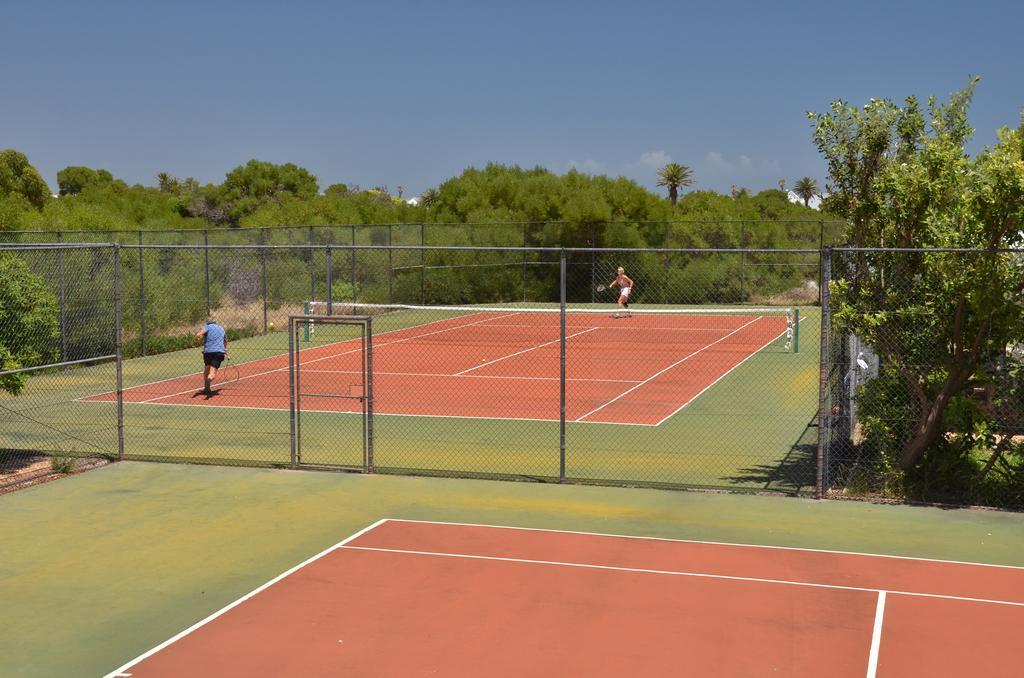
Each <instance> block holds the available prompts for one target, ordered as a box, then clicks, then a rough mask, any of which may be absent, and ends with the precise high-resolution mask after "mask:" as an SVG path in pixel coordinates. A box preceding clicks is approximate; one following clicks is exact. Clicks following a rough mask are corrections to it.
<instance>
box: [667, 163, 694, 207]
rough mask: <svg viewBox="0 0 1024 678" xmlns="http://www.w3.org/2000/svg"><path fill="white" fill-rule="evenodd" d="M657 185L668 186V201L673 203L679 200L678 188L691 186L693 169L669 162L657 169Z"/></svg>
mask: <svg viewBox="0 0 1024 678" xmlns="http://www.w3.org/2000/svg"><path fill="white" fill-rule="evenodd" d="M658 186H665V187H667V188H668V199H669V202H671V203H672V204H673V205H675V204H676V202H677V201H678V200H679V189H680V188H682V187H683V186H693V170H691V169H690V168H689V167H687V166H686V165H680V164H679V163H678V162H670V163H669V164H667V165H665V166H664V167H662V168H661V169H660V170H658Z"/></svg>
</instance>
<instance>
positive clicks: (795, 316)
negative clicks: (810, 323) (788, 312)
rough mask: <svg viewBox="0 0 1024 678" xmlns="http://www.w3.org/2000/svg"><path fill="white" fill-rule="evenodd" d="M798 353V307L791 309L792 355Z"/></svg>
mask: <svg viewBox="0 0 1024 678" xmlns="http://www.w3.org/2000/svg"><path fill="white" fill-rule="evenodd" d="M799 352H800V307H799V306H794V307H793V353H799Z"/></svg>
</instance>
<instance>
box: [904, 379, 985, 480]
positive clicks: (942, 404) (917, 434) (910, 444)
mask: <svg viewBox="0 0 1024 678" xmlns="http://www.w3.org/2000/svg"><path fill="white" fill-rule="evenodd" d="M969 374H970V373H969V371H963V370H954V371H952V372H951V373H950V375H949V377H947V378H946V383H945V384H943V385H942V391H940V392H939V395H938V396H936V398H935V400H934V401H933V402H932V404H931V406H929V407H927V408H925V410H924V412H923V413H922V415H921V418H920V420H919V421H918V423H917V429H916V430H915V431H914V436H913V437H912V438H911V439H910V440H908V441H907V443H906V444H905V445H904V446H903V449H902V450H901V451H900V468H901V469H903V470H904V471H906V470H908V469H910V468H912V467H913V466H914V464H916V463H917V462H918V461H920V460H921V457H923V456H924V453H925V452H926V451H927V450H928V448H929V447H931V446H932V445H933V444H934V443H935V441H936V440H938V439H939V436H940V435H942V434H943V433H944V432H945V431H944V426H943V425H944V423H945V417H944V416H943V415H944V414H945V413H946V407H947V406H948V405H949V402H950V400H952V398H953V396H954V395H956V394H957V393H958V392H959V391H960V389H962V388H963V386H964V383H965V382H966V381H967V376H969Z"/></svg>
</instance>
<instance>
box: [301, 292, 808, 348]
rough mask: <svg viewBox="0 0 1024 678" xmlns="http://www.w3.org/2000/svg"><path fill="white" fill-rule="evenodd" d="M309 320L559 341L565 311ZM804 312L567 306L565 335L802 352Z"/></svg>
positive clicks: (456, 310) (386, 307) (382, 311)
mask: <svg viewBox="0 0 1024 678" xmlns="http://www.w3.org/2000/svg"><path fill="white" fill-rule="evenodd" d="M304 308H305V312H306V314H307V315H314V316H315V315H323V316H329V315H333V316H339V315H365V316H371V317H373V319H374V332H375V333H377V332H385V331H394V330H397V329H405V328H413V327H417V326H426V325H432V324H435V323H439V322H442V321H452V322H455V321H457V320H458V319H463V320H464V321H465V322H463V323H459V324H458V326H459V327H460V328H461V329H460V335H467V334H468V335H472V334H474V333H479V334H487V335H488V336H490V337H495V336H497V337H500V336H501V330H498V329H496V328H506V329H508V330H511V329H512V328H517V329H523V328H527V329H528V328H537V331H538V332H542V333H544V334H545V335H547V334H549V333H552V332H553V333H554V334H553V335H552V336H554V337H558V336H559V330H560V327H561V323H562V317H561V309H560V308H558V307H552V306H518V305H508V306H501V305H497V306H426V305H413V304H371V303H347V302H333V303H330V304H329V303H328V302H325V301H308V302H306V303H305V305H304ZM800 319H801V316H800V310H799V308H795V307H782V306H771V307H760V308H756V307H748V306H722V307H693V308H655V309H636V310H633V309H628V310H626V309H617V308H615V307H594V306H569V307H567V308H566V313H565V327H566V334H567V335H568V334H572V333H576V332H579V331H581V330H583V329H593V330H601V332H602V333H605V334H606V336H608V338H609V341H611V342H615V341H618V340H620V338H621V340H624V341H628V342H630V344H633V345H636V344H672V343H683V342H686V343H691V342H693V341H694V340H697V339H699V338H701V337H702V336H706V337H707V338H708V340H709V341H711V340H714V339H715V338H716V337H722V338H723V340H724V339H726V338H728V337H731V336H735V335H736V334H737V333H739V332H740V331H741V330H742V331H743V336H744V337H747V338H750V339H752V340H753V341H754V342H757V343H758V345H760V346H763V347H765V348H769V347H772V348H774V350H783V351H787V352H794V353H795V352H798V351H799V348H800V343H799V342H800ZM302 332H303V339H305V340H306V341H317V340H318V339H317V337H316V332H317V324H316V320H315V319H314V320H311V321H309V322H308V323H306V324H305V325H304V327H303V330H302Z"/></svg>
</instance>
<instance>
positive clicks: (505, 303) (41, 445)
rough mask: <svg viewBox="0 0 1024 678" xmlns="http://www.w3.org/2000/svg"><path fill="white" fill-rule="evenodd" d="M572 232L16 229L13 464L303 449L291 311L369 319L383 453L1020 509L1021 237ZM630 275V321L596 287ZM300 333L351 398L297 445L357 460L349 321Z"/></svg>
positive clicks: (203, 457) (10, 386)
mask: <svg viewBox="0 0 1024 678" xmlns="http://www.w3.org/2000/svg"><path fill="white" fill-rule="evenodd" d="M566 228H567V226H566V225H560V224H548V225H546V226H545V227H544V228H536V229H532V227H529V228H528V227H525V226H522V225H516V228H515V229H511V228H510V229H509V230H508V233H506V234H505V235H509V237H511V233H512V231H513V230H516V232H517V234H518V235H519V236H522V235H523V233H524V232H525V233H526V236H527V238H528V239H530V240H531V241H532V242H534V243H536V244H537V245H538V246H537V247H534V248H522V247H518V248H501V249H487V248H482V247H468V246H467V247H461V248H460V247H445V248H436V247H431V246H429V245H428V246H426V247H421V246H420V245H419V243H420V242H424V241H429V240H430V238H431V229H430V228H426V227H424V226H422V225H419V224H410V225H403V226H401V227H399V226H396V225H390V226H389V225H380V226H374V227H359V228H355V227H346V228H337V229H335V230H332V231H328V230H318V229H311V228H308V227H306V228H304V229H289V230H284V231H281V232H270V231H260V234H261V235H260V237H261V238H262V239H263V240H264V241H265V244H263V245H251V244H222V243H220V242H216V240H217V238H221V237H224V238H226V237H227V235H226V234H225V235H224V236H221V235H220V234H218V235H217V237H216V238H215V237H213V234H212V233H209V234H205V242H204V243H203V244H195V243H181V242H171V243H168V244H163V245H150V244H144V245H141V246H140V245H139V244H138V240H139V237H138V234H133V236H134V237H135V238H136V242H135V243H134V244H124V245H120V246H111V245H100V244H97V245H82V244H72V243H67V242H61V243H58V244H57V245H39V246H30V245H26V244H25V243H19V244H15V245H8V246H4V247H0V264H2V266H3V273H4V274H3V276H2V280H3V282H2V283H0V293H2V294H3V295H4V296H3V299H2V301H3V303H2V304H0V346H2V347H3V351H4V353H3V354H2V356H0V357H2V358H3V365H2V367H0V386H2V389H3V390H2V392H0V418H2V424H3V425H2V427H0V449H2V450H3V452H2V453H0V462H2V463H3V464H6V467H5V468H15V467H17V468H24V467H26V466H27V465H29V464H30V463H32V464H36V463H38V462H39V456H38V455H47V456H49V457H51V458H56V457H72V458H79V457H95V458H99V457H116V456H117V455H118V454H119V452H120V446H121V437H120V434H121V433H122V432H123V442H124V446H125V456H127V457H129V458H136V459H161V460H174V461H197V462H211V463H221V464H225V463H227V464H246V465H270V466H290V465H292V464H293V458H292V455H291V451H290V447H291V441H292V433H291V431H290V427H289V407H290V399H291V396H293V395H294V392H293V391H292V390H291V388H290V386H289V377H290V373H289V363H288V357H289V338H290V337H289V333H288V332H287V325H288V318H289V316H293V315H296V314H303V313H307V314H308V313H314V314H334V315H341V314H365V315H369V316H371V317H372V318H373V323H372V325H373V333H372V338H373V344H374V346H375V347H376V349H377V362H376V364H375V366H374V369H373V371H372V377H373V379H374V383H375V384H376V385H377V386H378V392H377V394H376V396H375V399H376V402H377V403H378V405H379V407H378V408H377V412H376V416H375V430H374V432H373V441H374V443H375V450H376V457H375V469H376V470H378V471H383V472H414V473H425V474H442V475H450V476H488V477H512V478H530V479H548V480H567V481H573V482H594V483H604V484H624V485H655V486H672V487H678V486H683V487H708V488H721V489H731V490H742V491H750V490H762V491H764V490H767V491H779V492H786V493H810V492H815V491H816V490H818V489H824V490H826V491H828V492H829V493H830V494H831V496H870V497H891V498H898V499H916V500H924V501H942V502H950V503H957V504H985V505H993V506H1004V507H1010V508H1022V507H1024V471H1022V468H1024V442H1022V441H1024V431H1022V430H1021V429H1022V427H1024V376H1022V375H1024V369H1022V363H1024V350H1022V349H1021V346H1022V345H1024V343H1022V335H1024V310H1022V309H1024V304H1022V303H1021V302H1022V299H1021V298H1020V295H1021V290H1022V289H1024V254H1022V253H1020V252H977V251H970V252H965V251H941V250H928V251H922V250H852V249H837V250H834V251H833V250H830V249H825V250H818V249H807V250H769V249H756V248H754V247H753V246H752V245H753V244H761V243H759V242H757V243H756V242H755V240H754V236H753V235H750V234H747V233H745V232H744V233H743V234H741V235H742V237H743V238H745V239H746V238H749V240H744V242H745V243H747V247H746V249H743V250H711V249H705V250H656V249H648V250H609V249H599V248H593V249H544V248H543V247H541V246H540V245H541V244H542V243H543V242H545V241H546V240H552V241H557V240H558V239H559V238H563V237H565V236H566V234H565V232H564V231H565V229H566ZM780 228H783V227H780ZM531 229H532V230H531ZM489 233H491V235H494V233H495V232H489ZM595 233H598V231H597V230H595ZM669 233H670V234H672V235H673V237H677V238H679V239H682V237H683V235H684V234H683V233H682V232H679V233H675V232H672V231H669ZM311 234H312V236H311ZM146 237H149V236H148V235H147V236H146ZM311 237H312V238H313V239H314V244H312V245H310V238H311ZM439 237H442V238H448V237H454V236H452V234H443V235H441V236H439ZM481 237H483V236H481ZM495 237H496V236H495ZM502 237H504V236H502ZM179 238H180V234H173V233H172V234H168V235H167V239H168V240H177V239H179ZM723 238H724V236H723ZM272 241H280V242H278V244H270V243H271V242H272ZM389 245H390V246H389ZM823 253H824V255H823ZM618 267H622V268H624V269H625V271H626V273H627V275H629V276H630V277H631V278H633V280H634V281H635V285H634V289H633V292H632V294H631V297H630V309H629V313H630V315H631V317H615V316H616V315H622V316H625V315H626V314H627V309H617V307H616V300H617V297H618V291H617V290H616V289H614V288H613V289H605V290H602V289H600V287H599V286H601V285H605V286H607V285H608V284H609V283H610V282H611V281H612V280H613V279H614V277H615V275H616V271H617V269H618ZM820 294H824V296H825V305H824V306H823V307H821V306H819V305H818V299H819V295H820ZM563 303H564V308H565V313H564V314H563V313H562V309H561V305H562V304H563ZM208 317H213V318H214V319H215V320H217V321H218V322H219V323H220V324H222V325H223V326H224V327H225V328H227V331H228V340H229V352H228V353H229V355H228V359H227V361H226V362H225V363H224V365H223V366H222V369H221V370H220V373H219V374H218V375H217V377H216V378H215V379H214V388H213V393H212V394H205V393H203V392H202V390H203V386H204V383H203V374H202V372H203V356H202V355H201V352H200V350H199V340H198V338H197V337H196V333H197V331H199V329H200V327H201V326H202V323H203V322H204V321H205V320H206V319H207V318H208ZM119 321H120V322H119ZM563 323H564V328H563ZM306 329H307V330H308V331H305V332H301V333H300V334H299V336H298V338H297V341H298V342H299V345H298V347H297V351H298V353H297V355H298V356H300V360H302V361H303V363H302V365H303V369H307V370H308V371H307V376H309V377H310V378H312V379H314V380H315V381H314V382H313V383H314V385H315V384H316V383H320V384H321V385H323V386H324V387H325V388H331V389H334V390H336V391H337V394H338V395H340V396H341V397H338V398H333V397H332V398H331V399H326V398H325V399H324V400H323V402H322V403H319V406H313V407H309V408H307V410H305V411H304V415H303V416H304V417H305V418H304V431H305V435H307V436H308V439H307V442H308V444H309V445H310V447H308V448H307V449H308V452H309V454H308V456H307V457H305V459H304V463H309V464H313V465H316V466H329V467H344V468H350V467H351V468H360V467H365V464H366V463H367V462H366V460H365V459H364V457H363V456H362V455H363V454H364V453H363V452H362V450H364V446H363V443H362V442H361V438H360V436H361V435H363V434H361V433H360V432H359V426H358V425H357V423H358V419H357V418H353V416H351V415H352V414H353V413H352V412H350V411H348V410H347V409H344V408H341V407H339V406H338V402H341V401H348V400H351V401H353V402H355V401H358V400H359V398H358V397H352V396H353V395H355V394H357V393H358V392H359V390H360V389H365V388H366V385H365V384H362V385H359V384H357V383H356V381H358V380H353V376H352V374H353V373H354V372H357V371H358V370H357V369H356V367H355V366H353V365H352V364H350V361H351V360H353V359H355V358H354V357H355V356H358V355H360V353H359V351H353V342H356V341H357V339H356V337H355V336H354V335H353V334H352V332H354V331H355V330H353V329H352V327H350V326H330V327H329V326H326V325H325V326H323V327H319V326H317V325H316V324H315V323H314V324H312V325H307V326H306ZM293 339H294V338H293ZM822 346H824V348H825V352H824V354H823V355H822V354H821V352H820V350H819V349H820V348H821V347H822ZM118 355H122V356H123V360H121V361H118V360H117V359H116V358H117V356H118ZM307 359H308V361H309V364H308V365H306V364H305V361H306V360H307ZM119 367H120V369H119ZM119 378H120V382H119ZM119 385H120V386H122V387H123V388H122V389H121V391H120V393H122V394H123V396H122V397H121V398H119ZM331 393H333V391H331ZM119 401H120V402H119ZM324 403H328V404H324ZM306 404H307V405H318V404H317V402H316V401H315V400H314V401H312V402H311V401H308V400H307V401H306ZM122 407H123V415H122V416H120V417H119V410H120V409H121V408H122ZM0 484H2V479H0Z"/></svg>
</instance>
